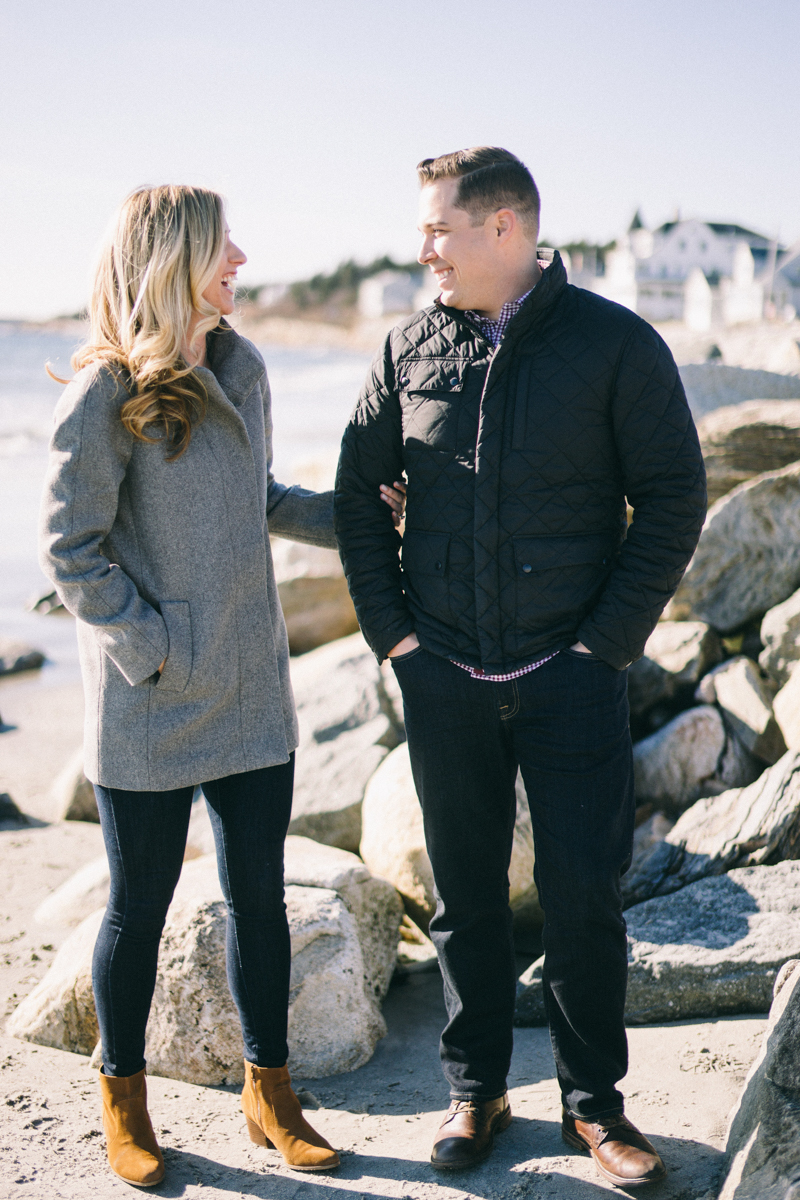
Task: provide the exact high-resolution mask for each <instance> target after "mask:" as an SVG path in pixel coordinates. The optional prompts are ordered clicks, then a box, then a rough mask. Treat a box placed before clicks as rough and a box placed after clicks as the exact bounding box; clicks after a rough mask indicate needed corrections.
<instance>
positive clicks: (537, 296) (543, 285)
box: [434, 249, 567, 345]
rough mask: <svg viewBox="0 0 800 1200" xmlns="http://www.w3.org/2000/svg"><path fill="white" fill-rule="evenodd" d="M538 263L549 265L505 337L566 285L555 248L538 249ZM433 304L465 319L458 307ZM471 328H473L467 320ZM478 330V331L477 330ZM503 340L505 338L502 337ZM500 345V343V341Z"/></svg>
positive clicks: (551, 301) (562, 267)
mask: <svg viewBox="0 0 800 1200" xmlns="http://www.w3.org/2000/svg"><path fill="white" fill-rule="evenodd" d="M538 254H539V265H540V266H541V265H542V263H543V262H547V263H549V266H547V267H545V268H544V269H543V270H542V275H541V278H540V280H539V282H538V283H537V284H536V286H535V287H534V288H533V290H532V291H531V292H529V294H528V296H527V297H526V299H525V301H524V303H523V305H522V308H521V309H520V310H519V312H518V313H517V315H516V316H515V317H513V318H512V320H511V322H510V324H509V327H508V332H507V333H506V337H508V333H509V332H510V331H511V329H512V328H515V329H518V328H519V327H520V326H521V325H523V324H525V325H527V324H529V323H530V321H532V320H533V319H534V318H535V317H537V316H539V314H540V313H541V312H542V311H543V310H544V309H545V308H547V307H548V306H549V305H551V304H552V303H553V302H554V301H555V300H556V299H557V298H558V296H560V295H561V293H562V292H563V290H564V288H565V287H566V286H567V272H566V268H565V267H564V263H563V261H562V258H561V255H560V254H559V253H558V251H557V250H549V249H540V250H539V251H538ZM434 304H435V306H436V307H437V308H438V309H439V311H440V312H443V313H446V314H447V315H448V316H451V317H455V318H456V319H457V320H462V321H463V320H467V318H465V316H464V313H463V311H462V310H461V309H460V308H449V307H448V306H447V305H446V304H442V303H441V302H440V301H439V300H434ZM468 323H469V324H470V327H471V328H475V326H473V325H472V324H471V322H468ZM479 332H480V331H479ZM503 340H504V341H505V339H503ZM501 345H502V343H501Z"/></svg>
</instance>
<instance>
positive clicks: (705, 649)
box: [628, 621, 722, 717]
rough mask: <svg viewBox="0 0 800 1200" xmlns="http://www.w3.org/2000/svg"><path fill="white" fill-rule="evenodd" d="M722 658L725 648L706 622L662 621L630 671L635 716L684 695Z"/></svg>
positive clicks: (631, 696)
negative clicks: (723, 648)
mask: <svg viewBox="0 0 800 1200" xmlns="http://www.w3.org/2000/svg"><path fill="white" fill-rule="evenodd" d="M721 658H722V644H721V643H720V640H719V638H718V637H717V635H716V633H715V632H714V630H713V629H711V628H710V626H708V625H706V624H705V623H704V622H703V621H660V622H659V623H658V625H656V627H655V629H654V630H653V632H652V633H651V634H650V637H649V638H648V639H647V644H646V646H645V648H644V656H643V657H642V658H640V659H639V660H638V661H637V662H635V663H632V664H631V666H630V667H629V668H628V702H629V704H630V707H631V715H632V716H634V717H640V716H642V715H643V714H644V713H646V712H647V711H648V709H651V708H652V707H653V706H654V705H656V704H659V703H662V702H663V701H670V700H673V699H674V698H675V697H680V696H682V695H684V696H685V697H686V698H687V699H688V698H689V697H690V696H691V693H692V690H693V688H694V686H695V685H696V684H697V683H698V681H699V680H700V679H701V678H702V677H703V675H705V673H706V671H708V670H709V669H710V668H711V667H713V666H714V664H715V663H718V662H719V660H720V659H721Z"/></svg>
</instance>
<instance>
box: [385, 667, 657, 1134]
mask: <svg viewBox="0 0 800 1200" xmlns="http://www.w3.org/2000/svg"><path fill="white" fill-rule="evenodd" d="M393 665H394V668H395V672H396V675H397V678H398V681H399V683H400V686H401V688H402V692H403V702H404V708H405V719H406V729H407V731H408V744H409V750H410V754H411V765H412V769H413V772H414V781H415V783H416V787H417V792H418V794H419V798H420V802H421V804H422V810H423V815H424V819H425V836H426V840H427V843H428V851H429V854H430V858H431V863H432V866H433V874H434V879H435V882H436V892H437V901H438V904H437V909H436V914H435V916H434V918H433V920H432V922H431V937H432V938H433V942H434V944H435V946H436V949H437V952H438V954H439V961H440V964H441V968H442V975H443V977H444V992H445V1001H446V1004H447V1012H448V1017H449V1020H448V1023H447V1026H446V1027H445V1030H444V1033H443V1034H442V1041H441V1055H442V1064H443V1068H444V1073H445V1076H446V1078H447V1081H448V1083H449V1084H450V1090H451V1095H452V1096H453V1097H459V1098H479V1099H484V1100H488V1099H492V1098H494V1097H497V1096H500V1095H502V1093H503V1091H504V1089H505V1086H506V1076H507V1073H508V1069H509V1065H510V1062H511V1050H512V1041H513V1033H512V1023H513V1016H514V996H515V986H516V978H515V976H516V972H515V962H514V946H513V941H512V931H511V914H510V910H509V907H508V866H509V862H510V859H511V846H512V837H513V830H514V821H515V812H516V804H515V796H514V780H515V778H516V773H517V766H518V765H519V767H521V769H522V776H523V779H524V781H525V787H526V790H527V793H528V801H529V804H530V810H531V819H532V823H533V832H534V841H535V848H536V866H535V869H534V875H535V878H536V884H537V887H538V889H539V897H540V900H541V904H542V908H543V909H544V913H545V926H544V931H543V940H544V949H545V966H544V997H545V1005H546V1011H547V1015H548V1020H549V1024H550V1033H551V1038H552V1043H553V1053H554V1055H555V1061H556V1070H557V1073H558V1079H559V1083H560V1085H561V1092H562V1096H563V1099H564V1104H565V1106H566V1107H567V1109H568V1110H569V1111H570V1112H571V1113H573V1114H574V1115H575V1116H579V1117H583V1118H587V1117H595V1116H598V1115H600V1114H605V1113H612V1112H620V1111H621V1110H622V1107H623V1098H622V1095H621V1093H620V1092H619V1091H618V1090H617V1087H616V1084H617V1082H618V1081H619V1080H620V1079H621V1078H622V1076H623V1075H624V1074H625V1072H626V1071H627V1065H628V1059H627V1039H626V1035H625V1026H624V1020H623V1013H624V1006H625V988H626V981H627V947H626V937H625V921H624V919H623V916H622V904H621V898H620V884H619V881H620V874H621V873H622V872H623V871H624V870H626V869H627V867H628V865H629V864H630V855H631V849H632V842H633V817H634V799H633V763H632V755H631V741H630V733H629V729H628V699H627V686H626V685H627V673H626V672H625V671H615V670H614V669H613V668H612V667H609V666H607V665H606V664H605V663H604V662H602V661H601V660H600V659H598V658H595V657H594V655H588V654H581V653H579V652H578V651H570V650H562V651H561V653H560V654H557V655H556V656H555V658H552V659H551V660H550V661H549V662H546V663H544V665H543V666H541V667H539V668H537V670H535V671H532V672H530V674H528V675H523V676H520V677H519V678H518V679H514V680H511V681H509V682H508V683H490V682H488V681H487V680H480V679H473V678H472V677H471V676H470V675H469V674H468V673H467V672H466V671H464V670H462V669H461V668H460V667H457V666H454V664H453V663H451V662H448V661H447V659H444V658H439V657H437V656H436V655H433V654H430V653H429V652H428V651H426V650H423V649H420V650H415V651H412V652H411V653H410V654H408V655H404V656H402V657H401V658H399V659H395V660H393Z"/></svg>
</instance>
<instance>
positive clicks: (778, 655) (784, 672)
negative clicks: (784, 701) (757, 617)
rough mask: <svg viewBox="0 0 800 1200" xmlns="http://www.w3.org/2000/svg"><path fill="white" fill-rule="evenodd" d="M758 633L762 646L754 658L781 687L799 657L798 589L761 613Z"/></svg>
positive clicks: (799, 617)
mask: <svg viewBox="0 0 800 1200" xmlns="http://www.w3.org/2000/svg"><path fill="white" fill-rule="evenodd" d="M760 636H761V641H762V643H763V645H764V649H763V650H762V651H761V654H760V655H759V657H758V663H759V666H760V667H761V668H762V670H764V671H766V673H767V675H769V677H770V679H771V680H772V681H773V683H775V684H776V686H777V687H779V688H782V687H783V686H784V684H786V683H788V682H789V676H790V675H791V673H792V667H793V666H794V664H795V663H796V662H797V661H798V660H800V590H798V591H796V592H793V593H792V595H791V596H790V597H789V599H788V600H784V601H783V603H782V604H776V605H775V607H774V608H771V609H770V610H769V612H768V613H766V614H765V616H764V620H763V621H762V622H761V633H760Z"/></svg>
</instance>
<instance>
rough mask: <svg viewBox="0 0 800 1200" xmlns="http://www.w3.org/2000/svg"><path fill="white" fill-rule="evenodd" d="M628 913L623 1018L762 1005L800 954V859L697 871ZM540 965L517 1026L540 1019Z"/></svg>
mask: <svg viewBox="0 0 800 1200" xmlns="http://www.w3.org/2000/svg"><path fill="white" fill-rule="evenodd" d="M625 916H626V920H627V924H628V992H627V999H626V1003H625V1020H626V1022H627V1023H628V1024H629V1025H644V1024H651V1023H653V1022H657V1021H680V1020H686V1019H687V1018H689V1017H721V1016H725V1015H728V1014H732V1013H751V1012H752V1013H758V1012H766V1011H767V1009H768V1008H769V1004H770V998H771V995H772V987H773V984H774V983H775V979H776V977H777V974H778V972H779V971H780V969H781V967H782V966H783V964H784V963H785V962H786V961H787V960H788V959H791V958H797V957H798V956H800V863H796V862H785V863H780V864H779V865H778V866H775V867H748V868H745V869H742V870H736V871H731V872H730V873H729V874H727V875H722V876H719V877H716V878H707V879H701V880H699V881H698V882H697V883H693V884H691V886H689V887H687V888H684V890H683V891H682V892H679V893H678V894H677V895H674V896H661V897H659V898H657V899H655V900H648V901H646V902H645V903H644V904H639V905H637V906H636V907H635V908H632V909H629V910H628V912H627V913H626V914H625ZM543 963H544V959H543V958H542V959H539V960H538V961H537V962H536V963H534V964H533V965H532V966H531V967H529V968H528V970H527V971H526V972H525V973H524V975H522V976H521V978H520V980H519V984H518V986H517V1008H516V1017H515V1020H516V1022H517V1024H519V1025H528V1024H532V1025H538V1024H543V1023H544V1006H543V1003H542V985H541V979H542V967H543Z"/></svg>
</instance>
